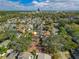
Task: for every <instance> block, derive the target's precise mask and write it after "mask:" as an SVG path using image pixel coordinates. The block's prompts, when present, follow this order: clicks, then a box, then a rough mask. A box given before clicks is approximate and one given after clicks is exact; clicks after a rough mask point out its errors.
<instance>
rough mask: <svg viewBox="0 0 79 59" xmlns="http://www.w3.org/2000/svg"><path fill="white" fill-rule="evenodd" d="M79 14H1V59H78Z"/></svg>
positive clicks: (16, 12)
mask: <svg viewBox="0 0 79 59" xmlns="http://www.w3.org/2000/svg"><path fill="white" fill-rule="evenodd" d="M78 58H79V13H77V12H73V13H72V12H48V11H33V12H19V11H15V12H14V11H0V59H78Z"/></svg>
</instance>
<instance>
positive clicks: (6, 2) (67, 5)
mask: <svg viewBox="0 0 79 59" xmlns="http://www.w3.org/2000/svg"><path fill="white" fill-rule="evenodd" d="M37 8H40V9H41V10H79V0H39V1H38V0H33V1H32V2H31V4H29V5H27V3H26V4H23V3H20V0H18V1H15V2H13V1H10V0H0V9H6V10H36V9H37Z"/></svg>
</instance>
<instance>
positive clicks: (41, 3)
mask: <svg viewBox="0 0 79 59" xmlns="http://www.w3.org/2000/svg"><path fill="white" fill-rule="evenodd" d="M48 2H49V0H46V1H44V2H38V1H33V2H32V4H33V5H34V6H36V7H44V6H48V5H49V3H48Z"/></svg>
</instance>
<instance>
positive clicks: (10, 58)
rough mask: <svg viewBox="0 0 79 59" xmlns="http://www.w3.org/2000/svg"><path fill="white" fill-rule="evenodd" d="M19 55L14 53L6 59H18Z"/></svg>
mask: <svg viewBox="0 0 79 59" xmlns="http://www.w3.org/2000/svg"><path fill="white" fill-rule="evenodd" d="M17 55H18V53H16V52H12V53H10V54H9V55H8V56H7V57H6V59H16V57H17Z"/></svg>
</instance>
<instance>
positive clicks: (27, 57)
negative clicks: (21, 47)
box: [18, 52, 33, 59]
mask: <svg viewBox="0 0 79 59" xmlns="http://www.w3.org/2000/svg"><path fill="white" fill-rule="evenodd" d="M18 59H33V55H32V54H31V53H29V52H21V53H20V54H19V56H18Z"/></svg>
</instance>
